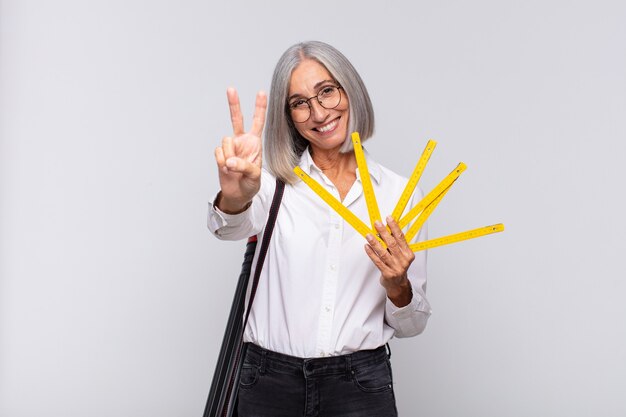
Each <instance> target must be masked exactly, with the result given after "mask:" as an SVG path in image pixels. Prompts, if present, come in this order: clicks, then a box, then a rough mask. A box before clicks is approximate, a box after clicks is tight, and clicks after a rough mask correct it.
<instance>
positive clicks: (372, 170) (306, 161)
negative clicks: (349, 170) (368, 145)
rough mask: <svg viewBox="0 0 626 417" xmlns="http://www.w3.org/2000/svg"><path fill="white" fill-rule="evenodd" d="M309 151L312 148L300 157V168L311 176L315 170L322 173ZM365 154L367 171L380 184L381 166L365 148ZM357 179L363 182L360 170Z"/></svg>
mask: <svg viewBox="0 0 626 417" xmlns="http://www.w3.org/2000/svg"><path fill="white" fill-rule="evenodd" d="M309 149H310V147H308V146H307V148H306V149H305V150H304V152H302V156H301V157H300V163H299V164H298V165H299V166H300V168H302V170H303V171H304V172H306V173H307V174H309V175H311V170H312V169H315V170H316V171H317V172H319V173H321V172H322V170H321V169H319V168H318V167H317V165H315V162H313V157H312V156H311V152H310V150H309ZM363 153H364V154H365V160H366V161H367V170H368V172H369V174H370V177H371V178H373V179H374V180H375V181H376V183H377V184H380V177H381V175H382V170H381V167H380V165H379V164H378V162H376V161H375V160H374V159H373V158H372V157H371V156H370V154H369V153H368V152H367V150H366V149H365V148H363ZM356 178H357V179H358V180H359V181H360V180H361V174H360V173H359V170H358V169H357V171H356Z"/></svg>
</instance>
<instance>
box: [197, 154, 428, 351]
mask: <svg viewBox="0 0 626 417" xmlns="http://www.w3.org/2000/svg"><path fill="white" fill-rule="evenodd" d="M367 161H368V162H367V164H368V168H369V173H370V176H371V177H372V185H373V188H374V192H375V194H376V199H377V201H378V205H379V208H380V212H381V215H382V216H383V223H384V218H385V217H386V216H387V215H389V214H391V212H392V211H393V209H394V207H395V204H396V202H397V201H398V199H399V197H400V195H401V194H402V191H403V190H404V187H405V185H406V182H407V179H406V178H403V177H401V176H399V175H397V174H395V173H393V172H391V171H390V170H388V169H386V168H384V167H382V166H381V165H379V164H377V163H376V162H375V161H373V160H372V158H371V157H369V156H368V158H367ZM300 167H301V168H302V169H303V170H304V172H306V173H308V174H309V175H310V176H311V177H313V178H314V179H315V180H317V181H318V182H319V183H320V184H322V186H324V187H325V188H326V189H327V190H328V191H329V192H330V193H331V194H333V195H334V196H335V197H336V198H337V199H339V193H338V191H337V189H336V188H335V186H334V185H333V183H332V182H331V181H330V180H329V179H328V178H327V177H326V175H324V173H323V172H322V171H321V170H320V169H319V168H318V167H317V166H316V165H315V163H314V162H313V159H312V158H311V155H310V153H309V151H308V149H307V150H306V151H305V152H304V153H303V155H302V158H301V160H300ZM275 184H276V182H275V177H274V176H272V175H271V174H270V173H269V172H267V171H266V170H263V172H262V177H261V189H260V190H259V192H258V193H257V195H256V196H255V197H254V199H253V201H252V205H251V206H250V207H249V208H248V209H247V210H246V211H244V212H243V213H240V214H236V215H230V214H226V213H224V212H222V211H220V210H219V209H218V208H216V207H214V206H213V205H210V207H209V216H208V226H209V229H210V230H211V231H212V232H213V233H214V234H215V236H217V237H218V238H219V239H224V240H239V239H245V238H247V237H249V236H252V235H258V234H261V233H262V232H263V229H264V227H265V223H266V221H267V217H268V215H269V209H270V205H271V202H272V197H273V195H274V190H275ZM421 198H422V194H421V191H419V190H418V191H416V193H415V194H414V195H413V196H412V199H411V201H410V202H409V205H408V207H407V210H408V208H410V207H412V206H413V205H415V204H417V202H418V201H419V200H420V199H421ZM343 204H344V205H345V206H346V207H348V208H349V209H350V210H351V211H352V212H353V213H354V214H356V215H357V216H358V217H359V218H360V219H361V220H363V222H364V223H365V224H369V216H368V213H367V206H366V203H365V197H364V195H363V187H362V185H361V180H360V175H359V172H358V170H357V180H356V181H355V182H354V184H353V185H352V188H351V189H350V191H349V192H348V194H347V195H346V197H345V199H344V201H343ZM259 237H261V236H259ZM425 237H426V231H425V228H424V229H423V230H422V231H421V232H420V234H419V235H418V236H417V238H416V239H415V240H416V241H417V240H423V239H425ZM365 244H366V240H365V239H364V238H363V237H362V236H361V235H360V234H358V233H357V232H356V231H355V230H354V229H353V228H352V227H351V226H350V225H349V224H348V223H347V222H346V221H345V220H343V218H341V216H339V215H338V214H337V213H336V212H335V211H334V210H333V209H331V208H330V207H329V206H328V205H327V204H326V203H325V202H324V201H322V199H321V198H320V197H318V196H317V195H316V194H315V193H314V192H313V191H311V189H309V187H308V186H307V185H306V184H305V183H304V182H302V181H300V182H298V183H297V184H295V185H289V184H287V185H286V186H285V192H284V195H283V199H282V204H281V207H280V210H279V212H278V218H277V220H276V225H275V227H274V233H273V235H272V239H271V241H270V244H269V250H268V253H267V256H266V258H265V264H264V265H263V269H262V272H261V276H260V280H259V285H258V289H257V293H256V296H255V299H254V302H253V304H252V311H251V313H250V317H249V321H248V324H247V326H246V329H245V333H244V340H245V341H246V342H252V343H255V344H257V345H259V346H261V347H263V348H266V349H269V350H272V351H275V352H280V353H284V354H287V355H292V356H297V357H301V358H312V357H323V356H333V355H342V354H347V353H352V352H355V351H358V350H365V349H375V348H377V347H379V346H382V345H384V344H385V343H387V342H388V341H389V339H391V338H392V337H393V336H394V335H395V336H397V337H408V336H414V335H416V334H419V333H421V332H422V331H423V330H424V328H425V326H426V322H427V320H428V317H429V316H430V312H431V310H430V305H429V304H428V301H427V300H426V297H425V290H426V252H425V251H422V252H416V253H415V256H416V257H415V260H414V261H413V263H412V264H411V266H410V268H409V271H408V277H409V280H410V281H411V284H412V288H413V299H412V300H411V302H410V303H409V304H408V305H407V306H405V307H402V308H398V307H396V306H395V305H394V304H393V303H392V302H391V301H390V300H389V299H388V298H387V296H386V292H385V289H384V288H383V287H382V285H381V284H380V275H381V273H380V271H379V270H378V268H376V266H375V265H374V263H373V262H372V261H371V260H370V259H369V257H368V256H367V254H366V253H365V249H364V246H365ZM260 247H261V244H260V239H259V244H258V245H257V253H256V254H255V260H254V262H253V264H252V271H253V273H254V268H255V267H256V259H257V257H258V252H259V250H260ZM251 281H252V280H251ZM248 291H249V290H248Z"/></svg>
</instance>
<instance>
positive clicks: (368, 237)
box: [365, 235, 374, 242]
mask: <svg viewBox="0 0 626 417" xmlns="http://www.w3.org/2000/svg"><path fill="white" fill-rule="evenodd" d="M365 239H367V241H368V242H371V241H372V240H374V236H372V235H366V236H365Z"/></svg>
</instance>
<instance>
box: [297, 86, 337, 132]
mask: <svg viewBox="0 0 626 417" xmlns="http://www.w3.org/2000/svg"><path fill="white" fill-rule="evenodd" d="M341 88H343V87H337V86H334V85H328V86H326V87H323V88H322V89H321V90H320V91H319V92H318V93H317V95H315V96H313V97H309V98H306V99H305V98H299V99H296V100H294V101H292V102H291V103H289V104H288V105H287V107H288V108H289V111H290V112H291V119H292V120H293V121H294V122H295V123H304V122H306V121H307V120H309V117H311V103H310V102H309V101H310V100H313V99H314V98H316V99H317V102H318V103H319V104H320V106H322V107H323V108H325V109H334V108H335V107H337V106H338V105H339V103H341V92H340V91H339V89H341Z"/></svg>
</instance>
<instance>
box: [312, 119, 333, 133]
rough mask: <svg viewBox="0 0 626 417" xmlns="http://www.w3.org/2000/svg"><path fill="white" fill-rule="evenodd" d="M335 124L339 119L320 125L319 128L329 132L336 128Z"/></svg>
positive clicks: (321, 130)
mask: <svg viewBox="0 0 626 417" xmlns="http://www.w3.org/2000/svg"><path fill="white" fill-rule="evenodd" d="M335 126H337V120H333V121H332V122H330V123H328V124H327V125H326V126H322V127H318V128H317V130H319V131H320V132H322V133H324V132H328V131H329V130H332V129H334V128H335Z"/></svg>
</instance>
